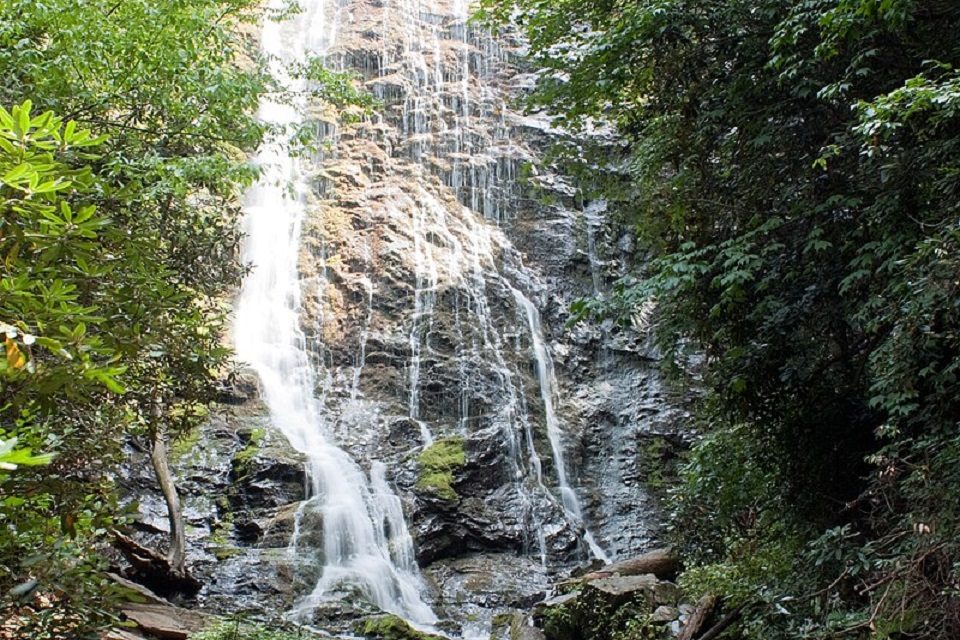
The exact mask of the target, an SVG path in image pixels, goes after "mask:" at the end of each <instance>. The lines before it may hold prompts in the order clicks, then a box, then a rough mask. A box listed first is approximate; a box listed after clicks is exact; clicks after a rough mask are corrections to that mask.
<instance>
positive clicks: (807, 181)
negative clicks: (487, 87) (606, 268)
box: [483, 0, 960, 640]
mask: <svg viewBox="0 0 960 640" xmlns="http://www.w3.org/2000/svg"><path fill="white" fill-rule="evenodd" d="M483 5H484V9H483V10H484V13H485V14H486V16H487V17H488V18H492V19H499V20H502V21H507V20H509V21H512V22H514V24H520V25H522V28H523V30H524V32H525V34H526V36H527V37H528V38H529V40H530V43H531V50H530V53H531V56H532V58H533V61H534V64H535V65H537V66H540V67H543V68H545V69H547V72H546V73H545V74H543V76H542V77H541V79H540V82H539V86H538V89H537V91H536V93H535V94H534V95H533V96H531V97H530V102H531V105H533V106H534V107H535V108H545V109H547V110H549V111H551V112H553V113H555V114H556V115H557V116H558V117H559V118H560V119H561V120H562V121H564V122H566V123H567V124H570V125H573V126H577V125H580V124H583V123H584V122H585V121H586V120H588V119H589V118H594V117H599V118H602V119H604V120H607V121H611V122H613V123H614V124H615V125H616V126H617V128H618V130H619V131H620V133H621V134H622V135H623V136H624V137H625V138H626V140H627V141H628V142H629V145H630V148H629V151H628V153H627V157H626V158H625V160H626V161H625V162H624V163H622V164H621V165H620V167H621V168H620V171H621V174H620V176H619V180H607V181H605V182H603V183H600V182H597V181H584V182H583V183H582V189H583V196H584V197H585V198H594V197H604V198H606V199H607V200H608V201H609V202H610V208H611V210H615V211H616V212H617V214H618V215H620V216H621V217H622V219H623V220H624V221H625V222H626V223H628V224H630V225H632V226H633V227H634V228H636V229H637V233H638V237H639V240H640V247H641V250H640V251H638V255H637V265H636V268H635V270H634V273H633V274H631V276H630V277H627V278H624V279H623V280H622V281H620V282H619V283H617V285H616V287H615V295H614V296H612V297H611V298H609V299H607V300H602V301H601V300H597V301H585V302H582V303H579V304H577V305H575V307H574V314H575V315H578V316H579V317H582V318H586V317H590V316H592V315H613V316H616V317H619V318H620V319H622V320H623V321H624V322H630V321H631V319H636V318H638V317H643V316H644V315H646V310H647V309H648V308H649V305H650V304H652V303H655V304H656V305H657V309H658V312H657V313H656V314H655V316H654V329H655V331H656V333H657V336H658V338H659V342H660V345H661V346H662V348H663V349H664V352H665V353H666V354H667V356H668V361H671V362H672V363H673V364H675V365H676V366H677V369H678V371H679V372H682V371H683V370H684V368H686V367H687V363H688V362H690V360H688V358H687V354H688V353H689V352H690V351H693V352H697V353H700V354H703V355H704V356H705V359H704V360H703V361H702V364H699V365H698V371H697V376H698V377H697V378H696V382H695V384H697V386H699V387H701V388H702V389H704V390H705V391H706V394H705V398H704V400H703V401H702V402H701V403H700V404H699V407H698V411H697V415H698V418H699V426H700V428H701V429H702V431H703V433H704V437H703V439H702V440H701V441H700V443H699V444H697V445H696V446H695V448H694V450H693V452H692V454H691V455H690V458H689V461H688V463H687V465H686V468H685V471H684V478H683V481H682V483H681V486H680V487H679V490H678V491H677V493H676V496H675V499H674V501H673V502H674V504H675V505H676V506H677V508H676V513H675V516H674V524H673V526H674V529H675V534H676V537H677V540H678V543H679V545H680V546H681V548H682V549H683V550H684V552H685V555H686V560H687V563H688V564H689V565H691V566H692V567H693V570H692V571H690V572H688V573H687V575H686V576H685V581H686V583H687V585H688V587H690V588H692V589H694V590H715V591H717V592H719V593H720V594H722V595H724V596H725V597H726V603H727V606H728V607H730V608H735V607H737V606H739V605H741V604H749V605H750V606H749V608H748V609H746V610H745V613H744V616H743V619H742V621H741V623H740V624H739V625H738V626H737V627H735V628H734V629H732V630H731V631H729V632H728V634H727V635H728V636H729V637H751V638H764V639H765V640H770V639H773V638H798V637H816V638H826V637H830V638H862V637H868V636H870V637H884V638H886V637H902V638H907V637H909V638H931V639H932V638H952V637H957V636H958V635H960V618H958V616H957V614H956V612H957V611H958V608H960V597H958V595H957V584H958V581H960V570H958V567H960V546H958V545H960V543H958V540H960V507H958V506H957V505H958V503H957V501H956V500H950V499H948V498H947V497H948V496H955V495H957V493H958V491H960V429H958V426H960V425H958V422H957V420H958V416H960V305H958V300H960V284H958V282H960V281H958V277H957V276H958V273H960V225H958V224H957V220H958V209H957V206H958V205H957V203H958V201H960V167H958V164H957V162H958V157H960V155H958V150H960V108H958V107H960V98H958V96H960V72H958V68H960V38H958V36H957V34H958V29H960V5H958V4H957V3H956V2H952V1H947V0H892V1H888V0H884V1H879V0H805V1H803V2H780V1H779V0H760V1H755V0H750V1H745V0H722V1H719V2H717V1H706V0H680V1H678V0H643V1H639V2H620V1H619V0H610V1H601V2H592V3H583V2H579V1H576V0H548V1H539V0H530V1H528V0H516V1H513V0H486V1H485V2H484V3H483ZM576 160H577V159H576V158H574V159H572V160H571V164H575V162H576ZM595 174H597V172H596V171H588V172H583V173H581V174H580V175H581V176H588V175H595Z"/></svg>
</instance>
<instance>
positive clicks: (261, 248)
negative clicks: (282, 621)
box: [234, 0, 436, 624]
mask: <svg viewBox="0 0 960 640" xmlns="http://www.w3.org/2000/svg"><path fill="white" fill-rule="evenodd" d="M302 4H303V5H304V7H303V11H302V12H301V13H299V14H298V15H295V16H293V17H292V18H290V19H288V20H286V21H284V22H281V23H277V22H273V21H270V20H268V21H267V22H266V23H265V25H264V29H263V36H262V42H263V44H262V47H263V52H264V54H265V55H266V56H267V58H268V59H269V61H270V64H271V68H272V71H273V73H274V75H275V77H276V78H277V80H278V82H279V83H280V84H281V86H283V87H284V88H285V89H288V90H289V91H290V92H291V94H293V95H296V94H297V93H298V92H299V91H300V90H301V89H303V87H302V85H300V84H299V81H297V80H296V79H294V78H292V77H291V75H290V74H289V73H288V69H289V68H290V65H292V64H296V63H302V62H304V61H305V59H306V57H307V56H309V55H322V54H323V53H324V52H325V51H326V50H327V49H328V48H329V46H330V45H331V43H332V40H333V35H334V33H335V31H334V29H333V25H334V24H335V20H336V17H335V12H336V7H331V6H330V5H328V4H327V3H326V2H324V1H323V0H319V1H309V2H303V3H302ZM284 5H285V3H284V2H274V3H272V6H271V8H272V9H276V10H279V9H282V8H283V6H284ZM305 109H306V104H305V103H304V102H299V103H298V102H297V100H293V104H287V103H284V102H280V101H279V100H277V99H274V98H267V99H265V100H264V101H263V103H262V104H261V107H260V116H261V118H262V119H263V121H264V122H266V123H268V124H271V125H273V126H274V127H275V129H277V131H278V133H276V134H275V135H274V136H273V137H272V138H271V139H270V140H268V141H267V142H266V143H265V144H264V145H263V147H262V149H261V151H260V153H259V154H258V157H257V163H258V164H259V165H260V167H261V169H262V176H261V178H260V180H259V181H258V183H257V184H256V185H255V186H254V187H253V188H252V189H251V190H250V192H249V193H248V196H247V203H246V217H245V231H246V239H245V242H244V247H243V254H244V259H245V261H246V262H247V263H249V264H250V265H251V266H252V270H251V272H250V274H249V275H248V276H247V278H246V280H245V281H244V285H243V289H242V291H241V294H240V299H239V301H238V306H237V311H236V320H235V326H234V342H235V344H236V348H237V353H238V356H239V357H240V358H241V359H242V360H244V361H246V362H248V363H249V364H250V365H251V366H252V367H253V368H254V369H255V370H256V372H257V374H258V375H259V377H260V381H261V385H262V394H263V397H264V400H265V401H266V404H267V406H268V407H269V410H270V418H271V422H272V424H273V425H275V426H276V427H277V428H278V429H280V430H281V431H282V432H283V434H284V435H285V436H286V437H287V439H288V440H289V441H290V443H291V444H292V445H293V446H294V447H295V448H296V449H297V450H299V451H300V452H302V453H303V454H304V456H305V457H306V460H307V462H306V466H307V469H306V472H307V477H308V495H307V500H306V501H305V502H304V503H303V505H302V506H301V509H307V508H309V509H312V510H315V511H316V512H318V513H319V514H320V518H321V520H322V528H323V532H322V533H323V548H322V549H316V550H313V552H314V553H319V554H321V560H320V563H321V564H322V566H323V570H322V574H321V576H320V578H319V581H318V582H317V584H316V586H315V588H314V589H313V591H312V592H311V593H310V594H309V595H308V596H307V597H305V598H303V599H302V600H301V602H300V603H299V605H298V607H297V610H298V611H299V612H301V613H304V614H306V613H309V611H310V610H311V609H312V607H313V606H314V605H315V604H316V603H317V602H319V601H321V600H323V599H324V598H325V597H327V596H329V595H331V594H335V593H336V592H337V591H338V590H344V589H357V590H359V591H360V592H362V593H363V595H364V596H365V597H366V598H367V599H368V600H369V601H370V602H372V603H374V604H375V605H377V606H378V607H380V608H381V609H383V610H385V611H389V612H392V613H396V614H398V615H401V616H404V617H406V618H408V619H410V620H412V621H415V622H419V623H424V624H430V623H432V622H434V621H435V620H436V618H435V616H434V614H433V612H432V611H431V609H430V607H428V606H427V605H426V604H425V603H424V601H423V599H422V597H421V595H420V590H421V585H420V580H419V574H418V568H417V565H416V563H415V561H414V554H413V543H412V539H411V537H410V534H409V532H408V531H407V529H406V525H405V523H404V519H403V514H402V510H401V508H400V501H399V498H397V496H396V495H395V494H394V493H393V492H392V491H391V490H390V487H389V485H388V484H387V482H386V480H385V470H384V468H383V466H382V465H380V464H378V463H374V464H373V468H372V470H371V478H369V479H368V478H367V477H366V475H365V474H364V472H363V471H362V469H361V468H360V466H359V465H358V464H357V463H356V462H355V461H354V460H353V459H351V457H350V456H349V455H348V454H347V453H346V452H345V451H344V450H342V449H340V448H338V447H337V446H336V445H335V444H334V443H333V442H332V441H331V438H330V434H329V433H328V424H327V421H326V419H325V409H324V407H323V405H322V403H321V402H320V401H319V400H318V399H317V396H316V385H317V375H316V371H315V367H314V364H313V363H312V362H311V358H310V356H309V355H308V350H307V344H306V339H305V336H304V333H303V331H302V330H301V328H300V312H301V297H302V296H301V281H300V277H299V271H298V266H297V264H298V256H299V253H300V239H301V229H302V226H303V222H304V215H305V210H306V205H307V202H308V200H309V198H310V194H309V188H308V183H307V180H306V179H305V177H304V170H303V166H302V164H301V161H300V160H299V159H298V158H296V157H293V156H292V155H291V154H290V153H289V150H288V148H287V146H286V145H285V143H284V140H283V133H282V132H283V131H285V130H288V129H289V128H291V127H294V126H296V125H297V124H298V123H299V122H300V121H301V119H302V117H303V113H304V111H305ZM297 521H298V522H302V517H300V514H298V520H297Z"/></svg>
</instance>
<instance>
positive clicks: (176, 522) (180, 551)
mask: <svg viewBox="0 0 960 640" xmlns="http://www.w3.org/2000/svg"><path fill="white" fill-rule="evenodd" d="M150 460H151V462H153V471H154V473H156V475H157V481H158V482H159V483H160V490H161V491H162V492H163V499H164V500H165V501H166V503H167V518H168V519H169V520H170V553H169V554H168V556H167V558H168V560H169V561H170V568H171V569H172V570H173V571H176V572H178V573H186V558H187V538H186V534H185V532H184V526H183V511H182V510H181V508H180V496H179V495H177V487H176V485H175V484H174V482H173V475H172V474H171V473H170V465H169V463H168V462H167V440H166V438H165V437H164V434H163V430H162V429H157V430H156V431H154V434H153V450H152V451H151V452H150Z"/></svg>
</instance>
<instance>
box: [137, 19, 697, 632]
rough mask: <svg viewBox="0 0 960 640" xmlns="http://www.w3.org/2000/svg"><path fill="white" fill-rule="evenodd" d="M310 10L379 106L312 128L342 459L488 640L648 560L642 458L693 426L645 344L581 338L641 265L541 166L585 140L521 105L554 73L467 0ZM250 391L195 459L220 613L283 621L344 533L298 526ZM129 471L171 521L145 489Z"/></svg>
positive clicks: (318, 256)
mask: <svg viewBox="0 0 960 640" xmlns="http://www.w3.org/2000/svg"><path fill="white" fill-rule="evenodd" d="M313 20H314V22H315V23H316V26H315V28H317V29H319V28H321V27H322V28H324V29H328V30H331V31H330V33H331V34H333V39H332V45H331V46H330V47H329V48H328V50H327V52H326V56H327V64H328V65H331V66H333V67H335V68H341V69H344V70H350V71H353V72H356V73H357V74H358V77H359V82H360V83H362V84H363V85H364V86H365V87H366V88H367V89H368V90H369V91H370V92H371V93H373V94H374V95H375V96H376V97H377V98H378V99H379V100H380V101H381V102H382V108H378V109H377V113H376V115H375V116H374V117H372V118H367V119H364V120H363V121H362V122H360V123H356V124H351V125H338V123H336V122H335V121H334V120H333V119H332V118H329V117H327V116H326V115H325V114H324V113H323V112H322V111H316V112H311V113H309V114H308V116H307V120H306V121H304V123H303V125H304V126H305V128H307V129H310V130H314V131H316V132H319V133H320V134H323V135H326V136H329V144H323V145H321V147H322V148H324V149H325V151H323V152H322V153H321V152H318V153H316V154H314V155H312V156H311V157H308V158H306V159H305V162H304V164H305V166H306V167H307V170H308V171H309V174H310V175H309V184H310V185H311V189H310V192H309V193H308V194H306V206H307V216H306V220H305V223H304V227H303V230H302V234H301V238H302V241H301V251H300V255H299V271H300V274H301V285H302V289H301V292H302V305H301V315H300V324H301V328H302V330H303V333H304V335H305V338H306V348H307V349H308V351H309V353H310V354H311V356H312V359H313V362H314V367H315V370H316V374H317V375H316V380H317V388H316V389H315V393H316V395H317V397H318V398H319V399H320V401H321V403H322V407H323V409H324V411H325V413H326V424H327V425H328V427H327V428H328V429H329V430H330V432H331V436H332V437H333V439H334V440H335V441H336V442H337V444H338V445H339V446H340V447H341V448H343V449H344V450H345V451H347V452H348V453H349V454H350V456H351V457H352V458H353V459H354V460H355V461H357V462H358V463H359V464H360V465H361V467H363V468H364V470H365V471H367V472H368V473H371V472H372V471H373V467H374V466H375V465H379V464H381V463H382V465H384V466H383V467H382V471H383V476H384V478H385V479H386V481H387V482H388V483H389V485H390V486H391V487H392V489H393V490H394V491H396V493H397V494H398V495H399V496H400V498H401V499H402V502H403V507H404V513H405V515H406V519H407V522H408V525H409V528H410V532H411V534H412V535H413V538H414V544H415V548H416V555H417V559H418V562H419V564H420V566H421V568H422V570H423V573H424V576H425V578H426V583H427V589H428V590H429V591H430V593H429V594H428V595H427V597H428V600H429V601H430V602H431V603H432V605H433V608H434V610H435V611H436V612H437V613H438V614H439V615H440V617H441V618H447V619H451V618H452V619H456V620H458V621H459V622H458V623H457V624H455V625H454V627H455V628H452V629H451V630H453V631H464V630H466V631H470V629H471V628H472V625H474V626H475V625H479V627H483V625H484V624H486V623H485V622H484V621H489V619H490V618H491V616H492V615H493V613H495V612H498V611H502V610H504V609H509V608H511V607H520V606H527V605H529V604H531V603H532V602H533V601H535V600H536V599H538V597H539V596H540V595H542V593H543V591H544V590H545V589H546V585H547V583H548V581H549V579H550V576H551V575H555V574H557V573H560V572H563V571H566V570H569V569H570V568H572V567H575V566H577V565H578V564H581V563H585V562H587V561H589V560H590V559H591V557H592V556H598V555H601V554H603V553H605V554H606V555H608V556H609V557H611V558H617V557H622V556H626V555H627V554H630V553H633V552H637V551H639V550H642V549H644V548H646V547H647V546H649V544H650V542H651V541H652V539H653V537H654V536H655V534H656V522H657V520H658V518H657V514H656V513H655V505H654V502H653V500H652V498H651V497H650V495H649V494H648V492H647V490H646V488H645V484H644V478H645V477H646V475H647V473H648V471H649V470H648V469H647V468H645V466H644V465H646V464H651V463H655V462H656V461H655V460H652V459H651V456H649V455H646V452H648V451H649V450H650V448H651V444H650V443H654V445H655V444H656V442H658V440H657V438H668V439H669V438H674V437H675V436H676V434H677V433H678V429H679V427H680V425H681V418H682V416H683V414H682V412H681V411H680V410H679V409H677V408H676V406H675V405H674V404H673V403H672V402H671V400H670V398H669V394H668V393H667V391H666V390H665V388H664V386H663V384H662V381H661V377H660V375H659V373H658V365H657V355H656V353H655V352H654V351H653V350H652V348H651V346H650V345H649V344H648V341H647V340H646V338H645V337H644V336H642V335H639V334H636V333H634V332H632V331H631V330H629V329H619V328H615V327H597V326H590V325H580V326H577V327H575V328H573V329H565V328H564V325H565V322H566V319H567V317H568V312H567V309H568V307H569V305H570V303H571V302H573V301H574V300H576V299H577V298H581V297H587V296H591V295H595V294H598V293H602V292H603V291H604V289H605V288H606V286H607V284H608V282H609V281H610V280H611V279H612V278H613V277H615V276H617V275H618V274H619V272H620V270H621V269H622V267H623V265H625V264H627V263H628V262H629V261H630V260H631V259H633V258H632V256H631V255H630V251H631V247H630V242H629V234H627V233H625V232H624V230H622V229H619V228H618V227H617V226H616V225H615V224H614V223H613V222H611V221H609V220H607V219H606V218H605V217H604V215H603V212H604V204H603V203H602V202H584V201H583V199H582V196H581V194H580V193H579V192H578V190H577V189H576V187H575V185H573V184H571V182H570V181H569V180H568V179H565V178H564V177H563V176H561V175H559V174H558V173H557V172H556V171H555V170H553V169H552V168H551V166H550V165H549V163H546V162H545V161H544V160H543V158H544V156H545V153H546V151H547V150H548V149H549V148H550V147H551V146H552V145H553V144H555V143H557V142H561V141H564V142H569V141H571V140H572V137H571V136H570V135H569V134H567V133H565V132H563V131H560V130H557V129H555V128H554V127H552V126H551V124H550V122H549V121H548V120H547V119H546V118H544V117H538V116H535V115H534V116H528V115H521V114H520V113H519V112H518V111H517V110H516V109H515V107H514V106H513V105H514V104H515V102H516V99H517V98H518V97H520V95H521V94H522V92H523V91H524V88H525V87H528V86H529V85H530V83H531V81H532V78H533V76H532V74H530V73H527V72H524V70H522V69H520V68H519V66H518V62H517V59H516V54H517V53H518V48H517V45H516V43H514V42H512V41H511V40H510V38H509V35H507V36H503V37H501V38H500V39H495V38H493V37H491V36H490V35H489V34H487V33H485V32H484V31H483V30H481V29H479V28H478V27H476V26H474V25H473V24H471V23H469V22H468V19H467V9H466V6H465V5H463V4H458V3H456V2H447V1H446V0H436V1H435V2H432V3H426V2H419V1H418V0H341V1H340V2H339V3H337V4H336V6H332V7H328V8H327V13H325V14H323V15H318V16H316V17H314V18H313ZM581 135H590V136H594V137H595V138H596V140H598V141H602V140H603V136H604V133H603V132H602V131H597V132H588V133H586V134H581ZM228 399H230V400H231V402H233V403H234V405H235V406H234V407H233V408H232V409H229V408H228V409H225V410H224V415H223V416H221V417H218V418H217V419H215V420H213V421H212V422H211V424H210V426H209V427H208V428H207V429H206V430H205V432H204V433H203V434H202V436H201V440H200V443H199V444H198V445H197V446H196V447H195V449H196V450H197V451H201V452H202V453H199V454H198V453H196V452H194V453H188V454H186V456H185V458H184V459H183V460H180V461H178V462H177V464H175V467H176V468H177V469H178V472H179V477H180V480H181V489H182V491H183V492H184V493H185V494H186V495H185V500H186V503H187V505H188V519H189V523H190V525H191V527H192V538H191V540H192V544H193V547H192V548H193V552H192V553H193V557H192V560H193V563H194V566H195V567H197V568H199V571H200V572H201V573H202V574H203V576H204V577H205V578H206V579H207V581H208V586H207V587H206V588H205V590H204V592H202V593H201V599H202V600H203V601H205V602H208V603H210V605H211V606H218V607H224V606H227V607H229V606H249V605H251V603H257V602H258V603H260V606H263V603H264V602H275V603H279V604H280V605H281V606H283V607H286V606H289V605H290V604H292V603H293V602H294V601H295V600H296V599H297V597H298V596H299V595H303V594H304V593H305V592H309V591H310V588H311V583H312V582H315V581H316V579H317V575H318V574H319V572H320V571H321V570H322V566H321V565H322V559H319V557H318V555H317V554H315V553H314V554H311V552H310V549H311V548H320V547H322V541H319V540H316V537H317V536H318V535H319V533H318V532H321V531H322V526H321V524H322V523H311V522H310V521H309V517H308V516H302V515H300V516H298V514H299V512H298V510H297V508H296V503H297V501H299V500H301V499H303V497H304V489H303V480H302V474H300V473H299V471H297V470H296V469H297V467H296V465H297V464H299V461H298V458H297V456H296V453H295V452H284V453H282V455H281V454H279V453H278V452H281V451H282V450H283V447H282V438H280V437H279V434H278V433H277V432H276V431H275V430H273V427H272V426H271V424H270V421H269V419H268V417H267V413H266V412H265V411H264V409H263V407H262V406H260V405H259V404H258V403H257V401H256V399H255V398H254V397H244V395H243V394H240V395H237V394H234V395H233V396H231V397H230V398H228ZM440 444H443V445H444V446H443V447H442V448H438V445H440ZM431 445H432V446H431ZM191 456H193V457H191ZM461 458H462V459H461ZM128 480H129V481H130V482H131V483H132V484H133V485H135V486H136V487H137V489H136V491H137V492H139V493H140V494H142V495H143V496H144V498H145V499H142V500H141V502H142V507H141V510H142V511H144V512H145V514H146V518H145V524H144V526H145V528H149V527H150V526H154V528H155V529H156V530H157V531H155V532H154V533H157V532H159V531H161V530H162V529H163V524H162V519H161V518H159V517H158V514H162V513H163V511H162V510H161V508H160V505H159V504H158V503H157V502H156V499H155V498H150V493H149V489H148V487H147V484H148V481H147V479H145V478H139V479H137V477H136V474H133V477H131V478H129V479H128ZM307 513H308V512H307ZM297 518H299V519H298V520H297V522H294V520H295V519H297ZM226 521H229V522H226ZM151 523H153V524H152V525H151ZM295 526H296V527H297V529H298V533H299V535H298V538H297V543H296V545H295V546H291V547H288V543H289V541H290V536H291V535H292V533H293V530H294V527H295ZM591 533H592V539H591V536H590V535H589V534H591ZM211 541H213V542H211ZM594 541H595V542H594ZM218 549H219V551H218ZM252 575H257V576H261V577H258V578H257V579H255V580H251V579H250V576H252ZM361 600H362V598H359V599H356V598H354V599H351V600H350V604H349V606H348V605H343V604H341V605H339V608H338V607H337V606H334V607H332V608H330V607H327V608H325V609H324V611H323V612H321V613H320V614H318V616H319V617H318V618H315V620H317V621H318V623H319V622H323V621H325V620H333V619H335V618H337V617H338V616H340V615H341V614H342V613H343V612H344V610H345V609H347V608H349V607H355V608H358V609H360V610H361V612H362V611H364V610H366V609H365V608H364V605H363V604H362V602H360V601H361ZM231 603H233V604H232V605H231ZM324 616H326V617H325V618H324Z"/></svg>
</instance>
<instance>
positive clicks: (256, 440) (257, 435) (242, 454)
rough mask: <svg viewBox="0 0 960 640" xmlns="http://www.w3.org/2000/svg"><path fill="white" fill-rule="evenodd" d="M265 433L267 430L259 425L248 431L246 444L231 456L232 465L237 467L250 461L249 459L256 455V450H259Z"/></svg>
mask: <svg viewBox="0 0 960 640" xmlns="http://www.w3.org/2000/svg"><path fill="white" fill-rule="evenodd" d="M266 435H267V430H266V429H261V428H259V427H258V428H256V429H253V430H252V431H250V440H248V441H247V446H246V447H244V448H243V449H241V450H240V451H238V452H237V454H236V455H235V456H233V462H234V466H237V467H239V466H242V465H244V464H246V463H248V462H250V460H252V459H253V457H254V456H255V455H257V452H258V451H260V443H262V442H263V438H264V436H266Z"/></svg>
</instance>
